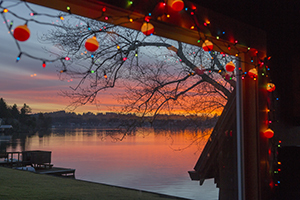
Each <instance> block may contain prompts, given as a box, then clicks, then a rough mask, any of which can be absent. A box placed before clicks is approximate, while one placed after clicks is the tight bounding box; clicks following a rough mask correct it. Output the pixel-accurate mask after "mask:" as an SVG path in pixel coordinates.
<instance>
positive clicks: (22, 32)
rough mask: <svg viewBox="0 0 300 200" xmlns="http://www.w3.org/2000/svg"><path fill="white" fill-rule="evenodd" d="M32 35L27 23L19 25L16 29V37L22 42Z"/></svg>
mask: <svg viewBox="0 0 300 200" xmlns="http://www.w3.org/2000/svg"><path fill="white" fill-rule="evenodd" d="M29 37H30V30H29V29H28V27H27V25H26V24H25V25H20V26H17V27H16V28H15V30H14V38H15V39H16V40H18V41H20V42H24V41H26V40H28V38H29Z"/></svg>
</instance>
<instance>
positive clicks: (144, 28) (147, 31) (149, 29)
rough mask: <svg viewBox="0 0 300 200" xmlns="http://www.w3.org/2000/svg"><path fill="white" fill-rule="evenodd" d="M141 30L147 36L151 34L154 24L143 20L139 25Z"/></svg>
mask: <svg viewBox="0 0 300 200" xmlns="http://www.w3.org/2000/svg"><path fill="white" fill-rule="evenodd" d="M141 31H142V32H143V33H144V34H145V35H147V36H148V35H151V34H153V33H154V26H153V25H152V24H151V23H148V22H144V23H143V25H142V27H141Z"/></svg>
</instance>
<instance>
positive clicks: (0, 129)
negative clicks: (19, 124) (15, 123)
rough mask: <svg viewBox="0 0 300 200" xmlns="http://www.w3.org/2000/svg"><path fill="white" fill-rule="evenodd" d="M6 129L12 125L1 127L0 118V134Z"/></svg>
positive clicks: (0, 121)
mask: <svg viewBox="0 0 300 200" xmlns="http://www.w3.org/2000/svg"><path fill="white" fill-rule="evenodd" d="M7 128H12V125H2V119H1V118H0V132H4V130H5V129H7Z"/></svg>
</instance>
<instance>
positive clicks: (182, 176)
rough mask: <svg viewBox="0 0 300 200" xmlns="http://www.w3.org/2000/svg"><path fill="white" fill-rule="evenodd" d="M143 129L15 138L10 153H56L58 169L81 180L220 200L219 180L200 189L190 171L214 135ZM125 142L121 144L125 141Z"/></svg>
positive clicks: (69, 131) (60, 132) (55, 131)
mask: <svg viewBox="0 0 300 200" xmlns="http://www.w3.org/2000/svg"><path fill="white" fill-rule="evenodd" d="M211 131H212V130H211V129H209V130H205V131H199V130H198V131H187V130H184V131H170V130H154V129H152V128H143V129H137V130H136V131H135V133H134V134H132V135H126V136H125V137H124V138H123V136H124V135H123V134H122V133H120V132H118V131H116V130H110V129H107V130H105V129H82V128H80V129H79V128H77V129H52V130H51V132H50V133H48V134H46V135H45V134H44V135H42V134H41V133H40V134H36V135H34V136H30V137H26V138H23V139H20V138H15V137H14V138H13V140H12V141H11V143H10V144H8V145H7V151H22V150H46V151H52V158H51V161H52V163H53V164H54V166H57V167H66V168H74V169H76V172H75V177H76V179H81V180H86V181H92V182H97V183H105V184H109V185H117V186H122V187H126V188H134V189H139V190H145V191H151V192H157V193H162V194H168V195H173V196H179V197H185V198H190V199H197V200H207V199H210V200H214V199H215V200H217V199H218V191H219V190H218V188H216V185H215V184H214V182H213V179H211V180H206V181H205V182H204V185H202V186H200V185H199V181H191V179H190V177H189V175H188V171H189V170H193V167H194V165H195V163H196V161H197V160H198V158H199V156H200V154H201V151H202V149H203V148H204V145H205V144H206V141H207V139H208V137H209V134H210V133H211ZM120 139H121V140H120Z"/></svg>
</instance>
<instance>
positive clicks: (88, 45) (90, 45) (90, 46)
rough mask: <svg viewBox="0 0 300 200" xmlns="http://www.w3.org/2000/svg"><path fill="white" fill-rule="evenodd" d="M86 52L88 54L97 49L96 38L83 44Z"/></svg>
mask: <svg viewBox="0 0 300 200" xmlns="http://www.w3.org/2000/svg"><path fill="white" fill-rule="evenodd" d="M84 46H85V48H86V50H88V51H90V52H94V51H96V50H97V49H98V48H99V42H98V41H97V39H96V37H95V36H94V37H92V38H89V39H87V40H86V42H85V44H84Z"/></svg>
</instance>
